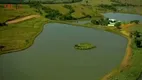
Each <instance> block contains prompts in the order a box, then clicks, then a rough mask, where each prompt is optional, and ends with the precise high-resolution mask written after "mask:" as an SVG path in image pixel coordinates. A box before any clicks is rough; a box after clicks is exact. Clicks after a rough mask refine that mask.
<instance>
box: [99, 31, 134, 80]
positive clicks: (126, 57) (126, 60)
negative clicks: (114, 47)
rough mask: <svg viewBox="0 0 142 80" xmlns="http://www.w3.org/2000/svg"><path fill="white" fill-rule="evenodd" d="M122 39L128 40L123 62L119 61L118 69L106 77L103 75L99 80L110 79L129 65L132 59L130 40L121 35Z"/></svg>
mask: <svg viewBox="0 0 142 80" xmlns="http://www.w3.org/2000/svg"><path fill="white" fill-rule="evenodd" d="M121 34H122V36H123V37H125V38H126V39H127V40H128V43H127V47H126V51H125V55H124V57H123V60H122V61H121V63H120V65H119V68H116V69H113V70H112V71H111V72H108V73H107V74H106V75H104V76H103V77H102V78H101V80H109V79H110V78H111V77H113V76H115V75H117V74H120V73H121V71H123V70H125V69H126V68H128V67H129V65H130V60H131V57H132V48H131V41H132V40H131V39H130V38H129V37H128V36H126V35H125V34H123V33H121Z"/></svg>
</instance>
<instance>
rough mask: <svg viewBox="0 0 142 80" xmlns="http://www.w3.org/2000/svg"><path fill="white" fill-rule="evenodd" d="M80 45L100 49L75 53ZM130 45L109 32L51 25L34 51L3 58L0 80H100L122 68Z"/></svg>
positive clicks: (33, 47)
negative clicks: (88, 45)
mask: <svg viewBox="0 0 142 80" xmlns="http://www.w3.org/2000/svg"><path fill="white" fill-rule="evenodd" d="M80 42H89V43H91V44H93V45H95V46H97V48H95V49H92V50H86V51H80V50H76V49H74V45H75V44H77V43H80ZM126 44H127V39H125V38H123V37H121V36H119V35H115V34H112V33H109V32H105V31H101V30H95V29H89V28H83V27H75V26H72V25H67V24H58V23H49V24H47V25H45V26H44V30H43V32H42V33H41V34H40V35H39V36H38V37H37V38H36V40H35V42H34V44H33V45H32V46H31V47H30V48H28V49H26V50H23V51H20V52H14V53H11V54H4V55H1V56H0V80H98V79H99V78H101V77H102V76H104V75H105V74H106V73H108V72H110V71H111V70H112V69H114V68H116V67H117V66H118V65H119V64H120V62H121V60H122V59H123V57H124V54H125V48H126Z"/></svg>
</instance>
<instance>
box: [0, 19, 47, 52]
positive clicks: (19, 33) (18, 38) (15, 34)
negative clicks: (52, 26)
mask: <svg viewBox="0 0 142 80" xmlns="http://www.w3.org/2000/svg"><path fill="white" fill-rule="evenodd" d="M46 22H47V20H46V19H45V18H43V17H40V18H34V19H31V20H27V21H24V22H20V23H17V24H10V25H8V26H4V27H1V28H0V36H1V37H0V45H3V46H5V48H3V49H2V51H0V54H3V53H8V52H13V51H19V50H23V49H26V48H28V47H30V46H31V45H32V44H33V42H34V39H35V38H36V36H38V35H39V34H40V32H41V31H42V29H43V25H44V24H45V23H46Z"/></svg>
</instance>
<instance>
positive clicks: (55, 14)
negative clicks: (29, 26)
mask: <svg viewBox="0 0 142 80" xmlns="http://www.w3.org/2000/svg"><path fill="white" fill-rule="evenodd" d="M42 10H44V12H46V15H45V17H46V18H49V19H51V20H55V19H57V18H59V16H62V14H61V13H60V12H59V11H58V10H54V9H51V8H49V7H42Z"/></svg>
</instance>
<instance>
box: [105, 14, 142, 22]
mask: <svg viewBox="0 0 142 80" xmlns="http://www.w3.org/2000/svg"><path fill="white" fill-rule="evenodd" d="M103 15H104V16H105V17H107V18H111V19H117V20H120V21H126V22H127V21H132V20H140V21H141V22H142V16H141V15H137V14H125V13H105V14H103Z"/></svg>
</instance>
